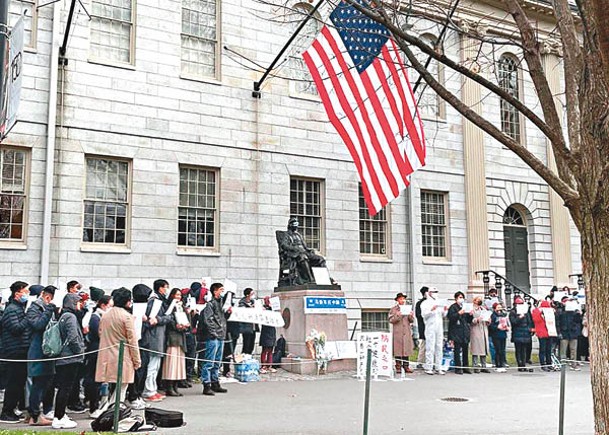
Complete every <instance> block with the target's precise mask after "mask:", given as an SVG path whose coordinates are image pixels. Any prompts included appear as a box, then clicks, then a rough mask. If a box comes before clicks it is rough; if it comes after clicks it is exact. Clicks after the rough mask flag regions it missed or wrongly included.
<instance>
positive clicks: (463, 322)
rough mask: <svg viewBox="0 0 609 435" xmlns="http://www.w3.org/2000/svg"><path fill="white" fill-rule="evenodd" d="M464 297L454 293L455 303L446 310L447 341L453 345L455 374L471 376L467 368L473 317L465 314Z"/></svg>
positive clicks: (459, 293) (460, 293) (461, 293)
mask: <svg viewBox="0 0 609 435" xmlns="http://www.w3.org/2000/svg"><path fill="white" fill-rule="evenodd" d="M464 301H465V295H464V294H463V292H456V293H455V303H454V304H452V305H451V306H450V308H449V309H448V314H447V317H448V339H449V340H452V342H453V344H454V355H455V367H456V368H455V373H456V374H457V375H462V374H463V373H466V374H471V373H472V371H471V370H470V369H469V368H466V369H463V368H462V367H469V352H468V347H469V339H470V327H469V325H470V324H471V323H472V320H473V316H472V314H471V313H466V312H465V310H464V309H463V303H464Z"/></svg>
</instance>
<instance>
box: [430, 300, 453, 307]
mask: <svg viewBox="0 0 609 435" xmlns="http://www.w3.org/2000/svg"><path fill="white" fill-rule="evenodd" d="M434 304H435V305H437V306H438V307H447V306H449V305H450V303H449V302H448V300H447V299H436V300H435V302H434Z"/></svg>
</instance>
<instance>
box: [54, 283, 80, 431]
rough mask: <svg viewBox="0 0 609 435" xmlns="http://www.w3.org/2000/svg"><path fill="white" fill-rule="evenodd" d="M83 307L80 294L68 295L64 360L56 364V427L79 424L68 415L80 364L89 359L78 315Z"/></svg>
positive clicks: (61, 321) (64, 311)
mask: <svg viewBox="0 0 609 435" xmlns="http://www.w3.org/2000/svg"><path fill="white" fill-rule="evenodd" d="M81 309H82V301H81V298H80V296H79V295H78V294H77V293H68V294H67V295H66V296H65V297H64V299H63V307H62V310H61V317H60V318H59V331H60V332H61V342H62V344H63V349H62V350H61V353H60V354H59V357H60V358H61V359H59V360H57V362H56V363H55V370H56V376H55V383H56V385H58V387H59V388H58V390H57V394H56V395H55V418H54V419H53V424H52V427H53V429H71V428H75V427H76V426H77V423H76V422H75V421H74V420H72V419H70V418H69V417H68V415H67V414H66V407H67V405H68V400H69V397H70V393H71V391H72V388H73V387H74V383H75V382H76V379H77V377H78V372H79V369H80V366H81V365H82V363H83V361H84V360H85V357H84V351H85V338H84V336H83V334H82V329H81V326H80V324H79V323H78V318H77V316H76V313H78V312H79V311H80V310H81Z"/></svg>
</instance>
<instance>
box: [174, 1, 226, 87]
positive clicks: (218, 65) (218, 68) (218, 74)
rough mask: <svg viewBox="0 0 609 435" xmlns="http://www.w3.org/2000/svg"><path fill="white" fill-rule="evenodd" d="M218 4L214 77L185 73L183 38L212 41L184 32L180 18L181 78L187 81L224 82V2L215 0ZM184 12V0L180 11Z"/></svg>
mask: <svg viewBox="0 0 609 435" xmlns="http://www.w3.org/2000/svg"><path fill="white" fill-rule="evenodd" d="M215 3H216V39H215V41H214V43H215V45H216V47H215V51H214V65H215V66H214V70H215V74H214V75H213V76H208V75H196V74H190V73H188V72H184V69H183V67H182V55H183V51H184V46H183V38H184V37H190V38H197V39H201V40H205V41H212V40H211V39H207V38H204V37H201V36H197V35H190V34H186V33H184V31H183V21H182V18H181V16H180V78H183V79H187V80H195V81H202V82H210V81H211V82H220V81H221V80H222V2H221V0H215ZM183 10H184V1H183V0H182V3H181V7H180V11H181V12H182V13H183Z"/></svg>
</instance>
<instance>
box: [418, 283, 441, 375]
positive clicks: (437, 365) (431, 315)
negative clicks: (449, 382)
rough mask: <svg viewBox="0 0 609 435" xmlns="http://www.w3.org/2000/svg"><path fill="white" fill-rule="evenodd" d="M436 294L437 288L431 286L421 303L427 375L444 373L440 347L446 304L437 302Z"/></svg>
mask: <svg viewBox="0 0 609 435" xmlns="http://www.w3.org/2000/svg"><path fill="white" fill-rule="evenodd" d="M437 294H438V290H437V289H436V288H435V287H432V288H431V289H430V290H429V292H428V293H427V295H426V299H425V301H424V302H423V303H422V304H421V315H422V316H423V320H424V321H425V373H427V374H428V375H433V374H434V373H438V374H440V375H443V374H445V372H444V371H443V370H442V353H443V352H442V348H443V345H444V317H445V316H446V306H445V305H439V304H438V301H437ZM434 369H435V371H434Z"/></svg>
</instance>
